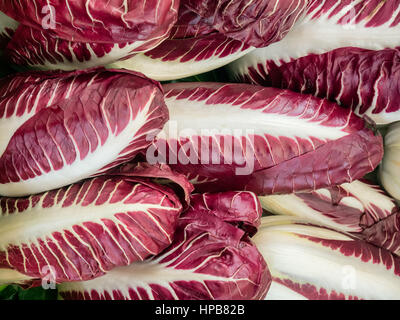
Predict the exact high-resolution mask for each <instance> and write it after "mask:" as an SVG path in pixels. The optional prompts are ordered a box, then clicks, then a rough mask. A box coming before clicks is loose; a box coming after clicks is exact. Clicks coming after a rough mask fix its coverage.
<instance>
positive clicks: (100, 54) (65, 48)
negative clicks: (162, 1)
mask: <svg viewBox="0 0 400 320" xmlns="http://www.w3.org/2000/svg"><path fill="white" fill-rule="evenodd" d="M162 40H163V39H159V38H157V39H154V40H148V41H133V42H128V43H98V42H91V43H86V42H72V41H68V40H63V39H61V38H58V37H56V36H54V35H52V34H51V33H49V32H48V31H46V30H38V29H34V28H31V27H27V26H20V27H19V28H18V29H17V31H16V33H15V35H14V37H13V39H12V41H11V42H10V43H9V44H8V47H7V52H6V53H7V55H8V58H9V59H10V61H11V62H12V63H14V64H16V65H22V66H27V67H31V68H35V69H44V70H49V69H50V70H57V69H62V70H75V69H85V68H91V67H96V66H103V65H107V64H110V63H112V62H115V61H118V60H120V59H124V58H129V57H130V56H132V55H134V54H135V53H138V52H142V51H146V50H150V49H152V48H153V47H155V46H157V45H158V44H159V43H160V42H161V41H162Z"/></svg>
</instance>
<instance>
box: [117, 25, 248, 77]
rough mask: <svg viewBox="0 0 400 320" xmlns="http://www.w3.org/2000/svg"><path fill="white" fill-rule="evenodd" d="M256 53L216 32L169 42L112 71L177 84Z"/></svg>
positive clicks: (118, 65)
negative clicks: (126, 71) (177, 80)
mask: <svg viewBox="0 0 400 320" xmlns="http://www.w3.org/2000/svg"><path fill="white" fill-rule="evenodd" d="M253 49H254V48H253V47H249V46H248V45H246V44H243V43H242V42H240V41H237V40H233V39H230V38H228V37H226V36H224V35H221V34H218V33H215V32H214V33H211V34H209V35H204V36H203V35H202V36H199V37H196V38H186V39H168V40H166V41H164V42H163V43H162V44H161V45H159V46H158V47H156V48H155V49H153V50H150V51H147V52H145V53H141V54H137V55H135V56H134V57H132V58H129V59H127V60H123V61H118V62H116V63H113V64H111V65H110V68H116V69H119V68H122V69H128V70H135V71H138V72H142V73H143V74H145V75H146V76H148V77H149V78H152V79H155V80H159V81H167V80H176V79H181V78H185V77H190V76H193V75H197V74H201V73H204V72H208V71H210V70H214V69H217V68H220V67H222V66H224V65H227V64H228V63H230V62H232V61H234V60H236V59H238V58H240V57H242V56H244V55H245V54H246V53H249V52H250V51H252V50H253Z"/></svg>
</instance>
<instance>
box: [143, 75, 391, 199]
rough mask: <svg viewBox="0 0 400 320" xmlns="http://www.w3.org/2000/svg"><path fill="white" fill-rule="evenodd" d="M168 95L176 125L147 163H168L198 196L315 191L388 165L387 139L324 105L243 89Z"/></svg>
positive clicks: (169, 88) (173, 88) (214, 87)
mask: <svg viewBox="0 0 400 320" xmlns="http://www.w3.org/2000/svg"><path fill="white" fill-rule="evenodd" d="M164 89H165V100H166V103H167V105H168V108H169V112H170V121H169V123H168V125H167V126H166V127H165V128H164V130H163V131H162V132H160V134H159V135H158V137H157V139H156V140H155V142H154V143H153V145H152V146H151V147H150V148H149V149H148V150H147V161H148V162H150V163H158V162H161V163H162V162H166V163H168V164H169V165H170V166H171V168H172V169H174V170H176V171H178V172H181V173H184V174H186V175H187V176H188V177H189V178H190V180H191V182H192V183H193V184H194V185H195V187H196V189H197V190H198V191H199V192H204V191H210V192H217V191H218V190H220V191H223V190H244V189H245V190H250V191H253V192H255V193H257V194H258V195H266V194H276V193H292V192H297V191H298V192H300V191H307V190H315V189H319V188H322V187H327V186H332V185H338V184H341V183H344V182H351V181H352V180H354V179H358V178H361V177H362V176H364V175H365V174H366V173H368V172H370V171H373V170H374V168H375V167H376V166H377V165H378V164H379V162H380V160H381V159H382V151H383V150H382V139H381V137H380V136H379V135H375V134H374V132H373V131H372V130H370V129H368V128H367V127H366V123H365V122H364V121H363V120H362V119H360V118H358V117H357V116H355V115H354V114H353V113H352V112H351V111H350V110H346V109H343V108H340V107H339V106H337V105H336V104H334V103H331V102H328V101H326V100H321V99H317V98H314V97H312V96H307V95H300V94H297V93H294V92H291V91H286V90H279V89H273V88H263V87H258V86H251V85H243V84H219V83H176V84H168V85H166V86H164ZM321 159H324V161H321Z"/></svg>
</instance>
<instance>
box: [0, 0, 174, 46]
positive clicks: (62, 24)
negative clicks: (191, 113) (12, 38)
mask: <svg viewBox="0 0 400 320" xmlns="http://www.w3.org/2000/svg"><path fill="white" fill-rule="evenodd" d="M178 6H179V1H177V0H163V1H159V0H140V1H139V0H110V1H104V0H94V1H89V2H88V1H85V0H72V1H71V0H53V1H50V2H49V1H48V0H1V1H0V10H1V11H3V12H4V13H6V14H7V15H9V16H10V17H12V18H14V19H16V20H18V21H19V22H21V23H22V24H24V25H27V26H30V27H33V28H35V29H39V30H41V29H43V28H45V29H46V28H47V29H49V30H50V31H51V32H53V33H54V34H55V35H56V36H57V37H59V38H61V39H65V40H69V41H78V42H98V43H124V42H133V41H140V42H142V41H148V40H150V41H153V40H154V39H162V38H165V37H167V36H168V34H169V32H170V30H171V28H172V26H173V25H174V24H175V22H176V19H177V14H178ZM52 24H54V26H53V25H52Z"/></svg>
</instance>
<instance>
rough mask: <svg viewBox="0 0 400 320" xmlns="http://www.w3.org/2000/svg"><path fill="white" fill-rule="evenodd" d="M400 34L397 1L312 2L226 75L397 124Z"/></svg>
mask: <svg viewBox="0 0 400 320" xmlns="http://www.w3.org/2000/svg"><path fill="white" fill-rule="evenodd" d="M399 31H400V2H399V1H384V2H383V1H380V0H372V1H370V0H357V1H350V0H344V1H312V2H311V3H310V5H309V9H308V12H307V15H306V16H305V18H304V19H301V20H299V21H298V22H297V23H296V25H295V26H294V27H293V28H292V29H291V31H290V32H289V33H288V34H287V36H286V37H285V38H284V39H283V40H281V41H280V42H278V43H275V44H272V45H271V46H269V47H268V48H263V49H259V50H256V51H253V52H252V53H251V54H249V55H247V56H246V57H245V58H243V59H241V60H240V61H237V62H236V63H234V64H232V67H231V70H232V72H233V74H234V75H235V77H236V78H238V79H241V80H245V81H250V82H252V83H257V84H263V85H267V86H274V87H279V88H285V89H291V90H294V91H298V92H302V93H307V94H314V95H316V96H318V97H321V98H328V99H330V100H332V101H336V102H338V103H340V104H342V105H343V106H346V107H349V108H352V109H353V110H355V112H356V113H357V114H359V115H367V116H369V117H371V118H372V119H373V120H374V121H376V122H377V123H378V124H385V123H390V122H394V121H397V120H400V111H399V108H398V105H397V104H396V103H395V100H396V98H395V97H397V96H398V94H399V91H400V89H399V87H398V85H397V80H396V79H397V78H398V75H399V72H400V71H399V70H400V60H399V55H398V50H397V49H394V48H396V47H398V46H399V45H400V40H399V38H398V37H397V35H398V33H399ZM373 50H383V51H381V52H376V51H373Z"/></svg>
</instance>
